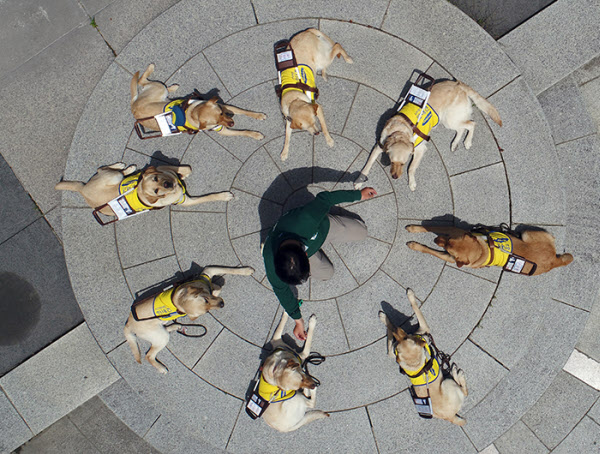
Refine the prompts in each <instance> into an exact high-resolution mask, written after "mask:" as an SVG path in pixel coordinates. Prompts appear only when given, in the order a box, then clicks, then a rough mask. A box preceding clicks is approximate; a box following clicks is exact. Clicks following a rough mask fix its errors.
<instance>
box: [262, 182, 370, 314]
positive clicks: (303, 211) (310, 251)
mask: <svg viewBox="0 0 600 454" xmlns="http://www.w3.org/2000/svg"><path fill="white" fill-rule="evenodd" d="M360 198H361V193H360V191H332V192H327V191H324V192H320V193H319V194H317V197H315V200H313V201H312V202H310V203H308V204H306V205H304V206H303V207H299V208H294V209H293V210H290V211H288V212H287V213H285V214H284V215H283V216H281V218H279V221H277V223H276V224H275V225H274V226H273V227H272V228H271V231H270V232H269V234H268V235H267V238H266V240H265V246H264V248H263V259H264V261H265V270H266V272H267V278H268V279H269V282H270V283H271V286H272V287H273V291H274V292H275V295H277V299H279V302H280V303H281V305H282V306H283V308H284V309H285V311H286V312H287V313H288V314H289V315H290V317H292V318H293V319H295V320H297V319H299V318H300V317H302V314H301V313H300V304H299V301H298V299H297V298H295V297H294V294H293V293H292V290H291V289H290V286H289V285H288V284H286V283H285V282H283V281H282V280H281V279H279V276H277V273H275V264H274V259H273V258H274V253H275V251H277V249H278V248H279V245H280V244H281V243H282V242H283V241H285V240H288V239H290V238H293V239H297V240H299V241H301V242H302V243H303V244H304V247H305V248H306V255H308V256H309V257H310V256H312V255H314V254H315V253H316V252H317V251H318V250H319V249H320V248H321V246H322V245H323V243H324V242H325V239H326V238H327V234H328V233H329V218H328V217H327V213H328V212H329V209H330V208H331V207H332V206H333V205H337V204H338V203H344V202H356V201H358V200H360Z"/></svg>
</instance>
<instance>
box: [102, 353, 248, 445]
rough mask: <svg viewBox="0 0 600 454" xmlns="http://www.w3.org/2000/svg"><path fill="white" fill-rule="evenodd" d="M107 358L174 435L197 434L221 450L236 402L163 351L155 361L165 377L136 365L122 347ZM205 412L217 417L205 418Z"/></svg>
mask: <svg viewBox="0 0 600 454" xmlns="http://www.w3.org/2000/svg"><path fill="white" fill-rule="evenodd" d="M109 358H110V360H111V362H112V363H113V364H114V365H115V367H116V368H117V369H118V371H119V373H120V374H121V376H122V377H123V378H124V379H125V380H126V381H127V383H129V384H130V385H131V387H132V388H133V389H134V390H136V391H137V392H138V393H140V394H141V395H143V398H144V399H148V400H149V402H151V404H152V405H153V406H154V407H155V408H156V409H158V410H160V412H161V415H162V416H166V418H167V419H173V420H174V421H175V422H176V425H177V427H178V429H177V430H178V432H179V433H181V434H182V435H183V436H184V437H185V436H187V434H189V433H192V434H194V435H197V434H201V435H202V437H203V438H205V439H206V441H207V442H208V443H210V444H212V445H215V446H217V447H219V446H220V447H223V448H224V447H225V444H226V443H227V439H228V437H229V434H230V433H231V430H232V429H233V426H234V423H235V420H236V418H237V415H238V412H239V409H240V404H241V401H240V400H239V399H236V398H235V397H232V396H229V395H227V394H225V393H223V392H221V391H219V390H218V389H216V388H215V387H213V386H211V385H209V384H207V383H206V382H205V381H203V380H202V379H200V377H198V376H196V375H195V374H194V373H193V372H192V371H190V370H189V369H188V368H187V367H184V366H183V365H182V364H181V363H180V362H179V361H178V360H177V359H176V358H174V357H173V355H171V354H170V353H169V351H168V350H166V349H165V350H162V351H161V352H160V353H159V354H158V357H157V359H159V360H160V361H161V362H163V363H164V364H165V365H166V366H167V367H168V369H169V372H168V373H167V374H166V375H163V374H160V373H159V372H158V371H157V370H156V369H155V368H154V367H152V366H151V365H150V364H149V363H148V362H147V361H144V362H142V364H141V365H140V364H138V363H136V362H135V360H134V359H133V356H132V355H131V351H130V350H129V346H127V345H126V344H124V345H121V346H119V347H118V348H117V349H115V350H113V351H112V352H111V353H110V354H109ZM207 408H211V412H214V413H212V414H218V415H219V417H218V418H210V417H208V416H207V413H206V409H207ZM162 416H161V418H162ZM159 421H160V419H159Z"/></svg>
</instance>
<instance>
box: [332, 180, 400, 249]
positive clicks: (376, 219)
mask: <svg viewBox="0 0 600 454" xmlns="http://www.w3.org/2000/svg"><path fill="white" fill-rule="evenodd" d="M377 194H378V196H377V197H375V198H373V199H369V200H364V201H362V202H357V203H353V204H352V205H347V206H345V207H344V208H345V209H346V210H348V211H351V212H352V213H354V214H356V215H358V216H360V217H361V218H362V219H363V220H364V221H365V223H366V224H367V228H368V229H369V237H371V238H375V239H377V240H380V241H383V242H385V243H390V244H393V243H394V239H395V237H396V229H397V227H398V226H397V224H396V223H395V222H389V219H388V216H389V215H390V213H393V212H394V211H395V210H396V198H395V197H394V194H386V195H383V196H382V195H381V192H380V191H378V192H377Z"/></svg>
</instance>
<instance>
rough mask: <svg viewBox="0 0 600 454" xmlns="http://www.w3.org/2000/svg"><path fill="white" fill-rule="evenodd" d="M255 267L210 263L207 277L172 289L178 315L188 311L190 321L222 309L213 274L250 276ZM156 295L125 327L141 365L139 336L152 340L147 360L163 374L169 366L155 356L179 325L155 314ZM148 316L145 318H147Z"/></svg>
mask: <svg viewBox="0 0 600 454" xmlns="http://www.w3.org/2000/svg"><path fill="white" fill-rule="evenodd" d="M253 272H254V269H253V268H251V267H249V266H246V267H241V268H234V267H220V266H219V267H217V266H209V267H206V268H205V269H204V271H203V272H202V274H203V275H206V276H208V278H209V281H208V282H207V281H206V279H200V280H195V281H191V282H186V283H184V284H182V285H180V286H178V287H176V288H175V289H174V290H173V293H172V295H171V301H172V303H173V305H174V306H175V308H176V309H177V312H178V313H179V314H185V315H187V317H188V318H189V319H190V320H196V319H197V318H198V317H200V316H201V315H204V314H206V313H207V312H208V311H210V310H213V309H219V308H222V307H223V306H224V305H225V303H224V302H223V298H221V297H220V296H219V295H220V294H221V287H219V286H218V285H215V284H214V283H212V281H211V280H212V278H213V277H214V276H222V275H224V274H237V275H241V276H250V275H251V274H252V273H253ZM154 300H155V296H153V297H150V298H146V299H145V300H143V301H140V302H139V303H138V304H136V305H135V309H133V310H135V311H136V314H137V317H138V319H139V321H137V320H135V318H134V316H133V314H129V318H128V319H127V324H126V325H125V328H124V330H123V332H124V334H125V339H126V340H127V343H128V344H129V347H130V348H131V352H132V353H133V357H134V358H135V360H136V361H137V362H138V363H140V364H141V362H142V359H141V353H140V347H139V345H138V342H137V338H138V337H139V338H140V339H143V340H145V341H148V342H150V344H152V345H151V347H150V349H149V350H148V352H147V353H146V360H148V362H149V363H150V364H152V365H153V366H154V367H155V368H156V369H157V370H158V371H159V372H160V373H162V374H166V373H167V368H166V367H165V366H164V365H163V364H161V363H160V362H159V361H157V359H156V355H157V354H158V352H160V351H161V350H162V349H163V348H165V347H166V346H167V344H168V343H169V333H170V332H172V331H175V330H177V329H178V328H179V326H178V325H177V324H169V323H170V320H161V318H158V317H157V315H156V314H155V308H154ZM144 319H146V320H144Z"/></svg>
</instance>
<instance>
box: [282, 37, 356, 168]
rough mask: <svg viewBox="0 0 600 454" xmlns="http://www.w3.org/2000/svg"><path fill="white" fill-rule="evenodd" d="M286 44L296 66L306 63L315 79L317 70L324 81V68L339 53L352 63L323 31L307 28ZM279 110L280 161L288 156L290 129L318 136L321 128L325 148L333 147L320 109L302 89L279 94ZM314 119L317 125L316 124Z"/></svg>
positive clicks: (344, 52)
mask: <svg viewBox="0 0 600 454" xmlns="http://www.w3.org/2000/svg"><path fill="white" fill-rule="evenodd" d="M290 45H291V47H292V49H293V50H294V54H295V56H296V63H297V64H298V65H307V66H309V67H310V68H311V69H312V71H313V73H314V76H315V78H316V74H317V71H321V76H322V77H323V79H324V80H327V72H326V71H327V68H328V67H329V65H331V62H332V61H333V59H334V58H335V57H339V56H340V55H341V56H342V57H343V58H344V60H345V61H346V63H353V61H352V58H350V57H349V56H348V54H347V53H346V51H345V50H344V48H343V47H342V46H341V45H340V44H339V43H334V42H333V40H332V39H331V38H329V37H328V36H327V35H325V33H323V32H321V31H319V30H316V29H314V28H309V29H308V30H305V31H303V32H301V33H298V34H297V35H295V36H294V37H293V38H292V39H291V40H290ZM281 112H282V113H283V116H284V118H285V141H284V144H283V151H282V152H281V160H282V161H285V160H286V159H287V158H288V155H289V150H290V138H291V137H292V129H300V130H303V131H308V132H310V133H311V134H312V135H318V134H319V132H320V131H321V129H322V130H323V135H324V136H325V140H326V141H327V145H328V146H329V147H333V145H334V140H333V139H332V138H331V136H330V135H329V130H328V129H327V124H326V123H325V116H324V115H323V108H322V107H321V106H320V105H319V104H317V103H312V102H311V99H310V97H309V96H308V95H307V94H306V93H305V92H303V91H300V90H290V91H287V92H286V93H284V94H283V95H282V96H281ZM317 119H318V120H319V123H320V124H321V127H320V128H319V124H318V123H317Z"/></svg>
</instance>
